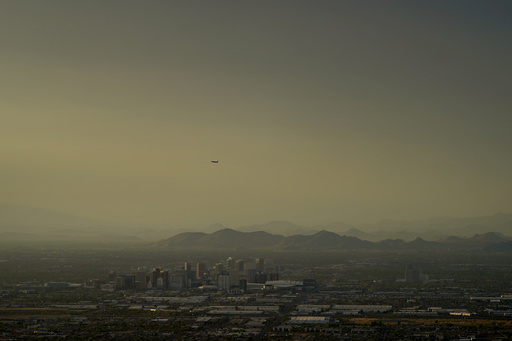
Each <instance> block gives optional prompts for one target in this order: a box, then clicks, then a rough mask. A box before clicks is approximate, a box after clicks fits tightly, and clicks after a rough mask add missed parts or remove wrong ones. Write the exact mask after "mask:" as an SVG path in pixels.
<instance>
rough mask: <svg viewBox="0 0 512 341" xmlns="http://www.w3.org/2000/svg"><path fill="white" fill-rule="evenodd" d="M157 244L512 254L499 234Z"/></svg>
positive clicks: (247, 235) (196, 239)
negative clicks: (380, 238) (489, 251)
mask: <svg viewBox="0 0 512 341" xmlns="http://www.w3.org/2000/svg"><path fill="white" fill-rule="evenodd" d="M156 245H158V246H160V247H169V248H178V249H181V248H187V249H203V250H215V249H227V250H247V249H253V250H272V251H345V250H394V251H396V250H448V249H450V250H456V249H457V250H495V251H512V238H509V237H505V236H504V235H502V234H500V233H496V232H487V233H485V234H475V235H474V236H472V237H470V238H461V237H448V238H444V239H440V240H437V241H426V240H424V239H422V238H419V237H418V238H416V239H415V240H413V241H410V242H405V241H403V240H401V239H387V240H383V241H380V242H370V241H366V240H361V239H359V238H357V237H351V236H345V235H343V236H340V235H339V234H336V233H334V232H329V231H320V232H317V233H315V234H313V235H309V236H305V235H294V236H288V237H284V236H281V235H274V234H270V233H268V232H264V231H259V232H241V231H235V230H233V229H222V230H219V231H216V232H213V233H210V234H208V233H203V232H185V233H180V234H178V235H176V236H174V237H171V238H168V239H165V240H162V241H160V242H158V243H156Z"/></svg>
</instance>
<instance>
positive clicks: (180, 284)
mask: <svg viewBox="0 0 512 341" xmlns="http://www.w3.org/2000/svg"><path fill="white" fill-rule="evenodd" d="M188 274H189V273H188V272H187V271H184V270H178V271H177V272H175V273H172V274H169V288H171V289H172V290H182V289H186V288H187V287H188Z"/></svg>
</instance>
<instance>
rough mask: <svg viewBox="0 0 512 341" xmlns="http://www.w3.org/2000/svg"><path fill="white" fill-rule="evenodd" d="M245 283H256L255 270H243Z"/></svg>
mask: <svg viewBox="0 0 512 341" xmlns="http://www.w3.org/2000/svg"><path fill="white" fill-rule="evenodd" d="M245 273H246V278H247V283H255V282H256V270H255V269H249V270H245Z"/></svg>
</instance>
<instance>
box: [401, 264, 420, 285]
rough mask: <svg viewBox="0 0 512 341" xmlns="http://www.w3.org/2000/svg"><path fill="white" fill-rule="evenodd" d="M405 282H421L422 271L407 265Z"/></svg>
mask: <svg viewBox="0 0 512 341" xmlns="http://www.w3.org/2000/svg"><path fill="white" fill-rule="evenodd" d="M405 281H406V282H420V281H421V270H420V269H418V268H417V267H415V266H414V265H411V264H406V265H405Z"/></svg>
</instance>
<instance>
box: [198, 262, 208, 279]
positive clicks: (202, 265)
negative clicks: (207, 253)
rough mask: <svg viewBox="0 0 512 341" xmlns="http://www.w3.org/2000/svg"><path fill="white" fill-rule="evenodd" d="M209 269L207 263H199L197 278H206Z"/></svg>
mask: <svg viewBox="0 0 512 341" xmlns="http://www.w3.org/2000/svg"><path fill="white" fill-rule="evenodd" d="M207 271H208V269H207V268H206V264H205V263H197V265H196V278H197V279H201V278H203V277H204V275H205V274H206V272H207Z"/></svg>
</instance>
